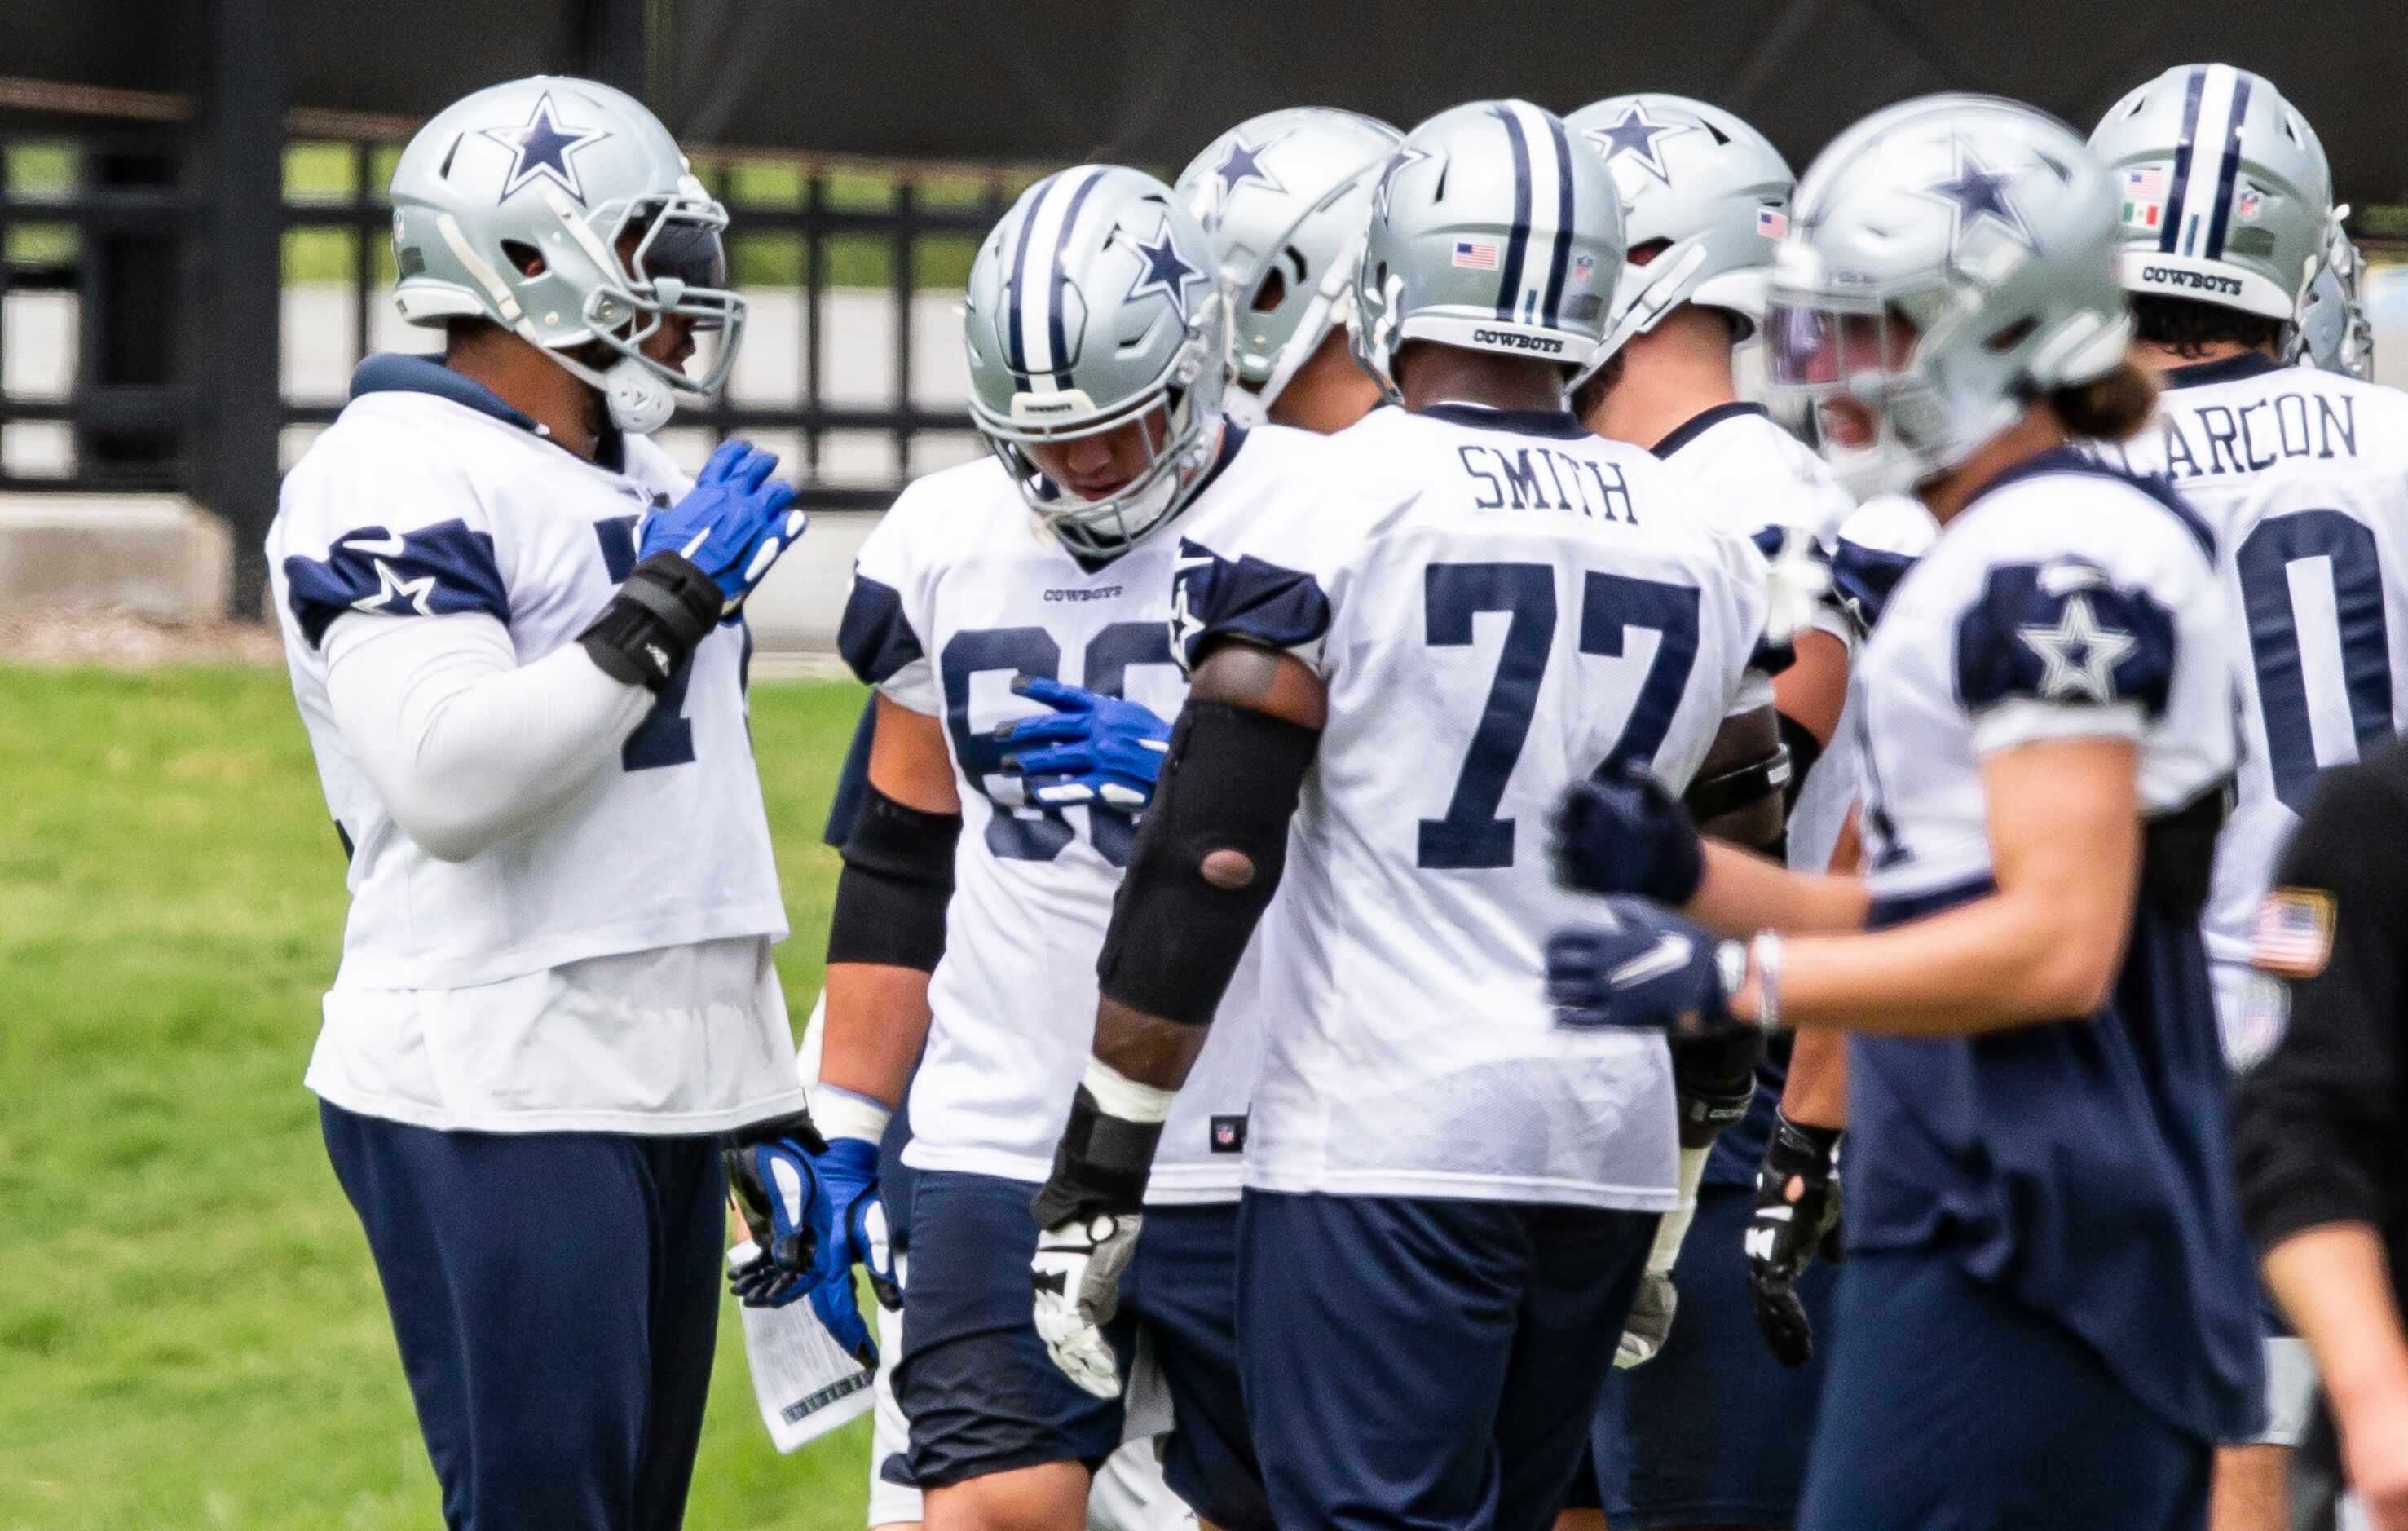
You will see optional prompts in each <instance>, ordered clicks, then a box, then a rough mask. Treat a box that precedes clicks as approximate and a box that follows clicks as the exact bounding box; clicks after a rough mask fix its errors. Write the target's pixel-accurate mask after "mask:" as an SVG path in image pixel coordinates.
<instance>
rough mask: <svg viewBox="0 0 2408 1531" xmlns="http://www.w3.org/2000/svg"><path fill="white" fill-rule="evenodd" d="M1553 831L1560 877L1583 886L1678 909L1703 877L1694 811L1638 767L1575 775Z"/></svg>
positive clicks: (1552, 848)
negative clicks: (1691, 815) (1691, 819)
mask: <svg viewBox="0 0 2408 1531" xmlns="http://www.w3.org/2000/svg"><path fill="white" fill-rule="evenodd" d="M1548 831H1549V835H1550V839H1549V843H1548V847H1547V851H1548V855H1549V856H1550V857H1551V858H1552V859H1553V860H1554V862H1555V880H1556V881H1558V882H1561V883H1562V884H1563V885H1564V886H1565V887H1567V888H1575V889H1578V890H1579V891H1580V892H1582V893H1593V894H1644V895H1646V896H1647V897H1649V898H1652V899H1655V900H1656V902H1657V903H1659V904H1669V905H1670V906H1671V907H1673V908H1674V909H1678V908H1680V907H1681V906H1682V905H1684V904H1685V903H1687V902H1688V901H1689V898H1690V896H1691V895H1692V894H1695V893H1696V892H1697V891H1698V884H1699V882H1700V881H1702V880H1704V879H1705V875H1706V859H1705V849H1704V847H1703V846H1701V845H1700V844H1699V841H1698V831H1697V827H1696V826H1695V825H1693V824H1691V823H1689V810H1688V809H1687V808H1684V807H1683V806H1682V805H1681V800H1680V799H1679V798H1677V797H1675V796H1673V795H1672V792H1671V789H1670V788H1669V787H1667V786H1665V785H1664V783H1663V782H1661V781H1659V780H1656V778H1655V776H1654V775H1652V774H1651V773H1649V772H1647V771H1645V770H1643V769H1641V768H1640V767H1639V766H1636V765H1623V766H1620V767H1617V768H1616V769H1615V770H1613V772H1611V773H1609V774H1607V775H1605V776H1603V777H1599V778H1591V779H1590V780H1585V781H1575V782H1573V783H1572V784H1571V786H1570V789H1569V790H1567V791H1566V792H1565V794H1564V797H1563V801H1562V802H1561V803H1558V804H1557V805H1556V806H1555V817H1554V818H1553V819H1551V820H1550V821H1549V822H1548Z"/></svg>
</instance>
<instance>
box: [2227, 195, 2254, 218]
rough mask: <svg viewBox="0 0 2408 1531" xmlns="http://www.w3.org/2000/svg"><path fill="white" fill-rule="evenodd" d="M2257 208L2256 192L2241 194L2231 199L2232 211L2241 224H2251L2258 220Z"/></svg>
mask: <svg viewBox="0 0 2408 1531" xmlns="http://www.w3.org/2000/svg"><path fill="white" fill-rule="evenodd" d="M2258 206H2259V204H2258V201H2257V193H2256V192H2243V193H2241V194H2240V195H2239V196H2238V197H2235V198H2234V199H2233V202H2232V210H2233V212H2234V213H2236V214H2237V215H2239V217H2240V219H2241V221H2242V222H2244V223H2253V222H2257V209H2258Z"/></svg>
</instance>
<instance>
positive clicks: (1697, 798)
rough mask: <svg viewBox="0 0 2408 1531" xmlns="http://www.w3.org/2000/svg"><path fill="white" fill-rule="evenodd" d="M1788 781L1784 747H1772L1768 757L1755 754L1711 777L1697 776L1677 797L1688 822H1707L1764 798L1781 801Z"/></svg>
mask: <svg viewBox="0 0 2408 1531" xmlns="http://www.w3.org/2000/svg"><path fill="white" fill-rule="evenodd" d="M1789 779H1790V771H1789V751H1788V748H1787V747H1786V746H1785V745H1774V746H1773V748H1772V752H1771V753H1770V754H1768V755H1759V756H1758V757H1756V759H1754V760H1751V761H1748V762H1747V763H1746V764H1744V765H1734V766H1732V767H1731V768H1730V769H1729V770H1727V771H1716V772H1715V773H1714V774H1713V775H1712V776H1701V777H1699V778H1698V779H1697V780H1694V781H1692V782H1690V783H1689V790H1688V791H1687V792H1684V793H1683V794H1681V802H1682V803H1683V805H1684V806H1685V807H1686V808H1688V810H1689V819H1690V821H1691V822H1692V823H1700V824H1702V823H1709V822H1711V821H1713V820H1715V819H1719V818H1721V817H1722V816H1723V815H1724V814H1726V813H1735V812H1737V811H1738V810H1740V809H1741V808H1754V807H1755V806H1756V804H1758V803H1761V802H1763V801H1764V800H1765V799H1766V798H1768V797H1784V798H1785V796H1786V794H1787V793H1788V790H1789Z"/></svg>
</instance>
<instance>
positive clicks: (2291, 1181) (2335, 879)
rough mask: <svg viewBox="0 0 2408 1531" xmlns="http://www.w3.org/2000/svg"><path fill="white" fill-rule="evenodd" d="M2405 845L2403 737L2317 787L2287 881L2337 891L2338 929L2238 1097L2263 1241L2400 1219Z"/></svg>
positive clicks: (2252, 1220)
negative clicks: (2324, 1226)
mask: <svg viewBox="0 0 2408 1531" xmlns="http://www.w3.org/2000/svg"><path fill="white" fill-rule="evenodd" d="M2402 845H2408V749H2403V748H2402V747H2401V746H2399V745H2391V746H2387V747H2386V748H2385V749H2384V750H2382V751H2379V752H2378V753H2377V754H2375V755H2374V756H2372V758H2371V759H2370V760H2369V761H2368V762H2367V763H2365V764H2362V765H2351V766H2343V767H2342V768H2340V769H2338V770H2334V771H2331V772H2329V773H2327V774H2326V776H2325V777H2324V779H2323V780H2321V781H2319V782H2318V783H2317V786H2316V790H2315V795H2314V797H2313V798H2312V799H2311V800H2310V802H2309V805H2308V809H2307V813H2306V816H2305V817H2304V818H2303V819H2302V820H2301V821H2300V828H2299V832H2298V834H2297V835H2296V836H2294V837H2293V838H2292V840H2291V844H2290V849H2289V851H2287V853H2286V855H2285V856H2284V858H2283V864H2282V868H2281V871H2280V873H2279V874H2278V875H2277V877H2276V878H2275V883H2276V886H2277V888H2278V889H2288V890H2298V891H2299V892H2298V894H2294V895H2293V896H2295V897H2307V898H2313V897H2315V896H2316V895H2319V894H2320V895H2322V896H2324V897H2326V898H2329V900H2330V907H2331V909H2332V915H2333V924H2332V942H2331V953H2330V956H2329V959H2328V960H2327V961H2326V962H2325V963H2324V965H2323V967H2322V969H2321V971H2317V972H2315V973H2314V974H2312V975H2309V976H2304V977H2300V978H2296V979H2288V980H2286V987H2287V988H2288V989H2289V990H2290V995H2291V1016H2290V1023H2289V1025H2288V1027H2287V1028H2286V1031H2285V1033H2284V1036H2283V1039H2282V1040H2281V1041H2280V1042H2279V1043H2278V1044H2276V1046H2275V1048H2274V1050H2273V1051H2272V1052H2271V1053H2269V1054H2268V1055H2267V1056H2266V1058H2265V1059H2264V1060H2263V1061H2262V1062H2260V1063H2259V1064H2258V1065H2257V1067H2255V1068H2254V1069H2252V1070H2251V1071H2250V1072H2249V1073H2248V1074H2246V1075H2244V1076H2243V1079H2242V1081H2241V1085H2240V1088H2239V1091H2238V1093H2237V1095H2236V1098H2235V1102H2234V1108H2233V1141H2234V1147H2235V1153H2236V1159H2237V1167H2238V1174H2239V1183H2240V1193H2241V1209H2242V1217H2243V1221H2244V1223H2246V1224H2247V1225H2248V1229H2249V1233H2250V1236H2251V1238H2254V1239H2255V1240H2256V1241H2257V1246H2258V1248H2260V1249H2261V1250H2262V1249H2269V1248H2272V1246H2273V1245H2275V1244H2277V1243H2279V1242H2281V1241H2282V1240H2283V1239H2285V1238H2288V1237H2289V1236H2291V1235H2292V1234H2295V1233H2298V1232H2300V1230H2302V1229H2305V1228H2310V1227H2314V1226H2315V1225H2317V1224H2319V1223H2359V1222H2362V1223H2373V1224H2375V1225H2376V1226H2377V1227H2385V1226H2386V1223H2387V1222H2390V1221H2396V1216H2397V1207H2398V1204H2399V1201H2400V1196H2401V1192H2400V1180H2399V1175H2400V1167H2401V1165H2402V1164H2403V1163H2408V1134H2403V1130H2402V1126H2403V1124H2402V1109H2401V1100H2402V1095H2403V1092H2408V1077H2403V1061H2408V1048H2403V1045H2402V1029H2403V1014H2402V1005H2403V999H2408V858H2403V857H2402V856H2401V852H2400V848H2401V846H2402ZM2392 1231H2393V1232H2394V1233H2395V1235H2396V1230H2392Z"/></svg>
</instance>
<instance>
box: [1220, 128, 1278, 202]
mask: <svg viewBox="0 0 2408 1531" xmlns="http://www.w3.org/2000/svg"><path fill="white" fill-rule="evenodd" d="M1279 141H1280V140H1279V139H1277V138H1272V139H1269V140H1268V141H1267V142H1264V143H1259V144H1250V143H1248V142H1246V141H1245V140H1244V139H1243V138H1232V139H1230V140H1229V152H1228V153H1227V154H1226V155H1225V156H1223V158H1222V160H1221V163H1220V164H1218V165H1214V166H1213V167H1212V176H1213V179H1216V180H1218V181H1219V182H1220V189H1219V191H1218V193H1217V194H1216V196H1215V198H1214V200H1215V202H1216V204H1217V205H1218V206H1220V207H1227V206H1228V205H1229V199H1230V198H1231V197H1233V196H1236V195H1237V194H1238V189H1239V188H1240V187H1241V186H1244V185H1246V184H1248V183H1249V182H1251V183H1252V184H1254V185H1256V186H1261V187H1265V188H1267V189H1269V190H1270V191H1274V192H1284V191H1286V190H1287V188H1286V187H1284V186H1282V185H1281V184H1280V183H1279V178H1278V177H1277V176H1274V175H1272V174H1271V173H1270V172H1269V171H1268V170H1266V169H1264V168H1263V158H1262V157H1263V151H1264V150H1268V149H1269V148H1270V147H1271V145H1272V144H1275V143H1278V142H1279Z"/></svg>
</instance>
